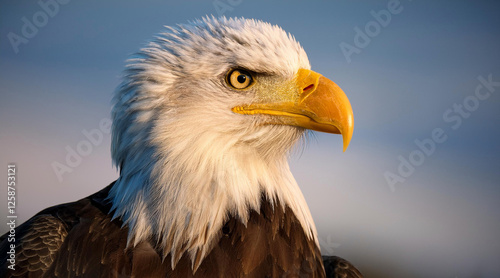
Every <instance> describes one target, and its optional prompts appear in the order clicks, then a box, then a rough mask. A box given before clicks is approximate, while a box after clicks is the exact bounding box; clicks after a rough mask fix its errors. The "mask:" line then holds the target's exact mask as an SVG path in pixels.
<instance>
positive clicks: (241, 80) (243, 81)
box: [237, 74, 247, 83]
mask: <svg viewBox="0 0 500 278" xmlns="http://www.w3.org/2000/svg"><path fill="white" fill-rule="evenodd" d="M237 80H238V82H239V83H245V81H247V76H246V75H244V74H240V75H238V78H237Z"/></svg>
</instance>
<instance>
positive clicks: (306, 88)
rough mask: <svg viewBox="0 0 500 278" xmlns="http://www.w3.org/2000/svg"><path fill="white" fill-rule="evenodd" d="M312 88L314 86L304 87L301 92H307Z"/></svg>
mask: <svg viewBox="0 0 500 278" xmlns="http://www.w3.org/2000/svg"><path fill="white" fill-rule="evenodd" d="M313 87H314V84H311V85H309V86H307V87H305V88H304V89H303V90H302V91H303V92H305V91H307V90H309V89H312V88H313Z"/></svg>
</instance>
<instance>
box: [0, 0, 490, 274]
mask: <svg viewBox="0 0 500 278" xmlns="http://www.w3.org/2000/svg"><path fill="white" fill-rule="evenodd" d="M389 2H390V1H371V2H370V3H358V2H354V1H308V2H305V1H287V2H283V1H279V2H278V1H273V2H265V1H249V0H240V1H238V0H232V1H227V0H221V1H220V2H217V1H216V2H213V1H184V2H180V1H178V2H173V1H141V2H139V1H135V2H133V1H118V0H114V1H106V2H105V3H103V1H96V0H92V1H69V3H67V4H65V5H62V4H60V5H59V11H58V12H57V13H56V14H55V15H54V16H53V17H50V16H49V17H48V21H47V23H46V24H41V25H42V26H41V27H40V28H38V32H37V33H36V34H35V35H34V36H33V37H32V38H29V39H28V42H27V43H26V44H21V45H19V49H18V50H19V51H18V53H15V51H14V48H13V47H12V45H11V43H10V42H9V38H8V34H9V33H11V32H13V33H16V34H17V35H22V30H21V29H22V27H23V25H24V22H23V17H26V18H27V19H28V20H29V21H30V22H33V16H34V15H35V14H36V13H38V14H40V13H39V12H40V11H43V9H42V8H41V6H40V5H39V4H38V3H37V2H36V1H7V0H3V1H0V3H1V4H0V96H1V98H0V165H3V167H5V168H7V166H6V165H7V164H8V163H10V162H14V163H16V165H17V168H18V185H17V186H18V187H17V189H18V191H17V200H18V202H17V214H18V216H19V220H20V221H24V220H27V219H28V218H29V217H30V216H32V215H33V214H35V213H36V212H38V211H39V210H41V209H43V208H45V207H47V206H50V205H54V204H58V203H62V202H68V201H73V200H77V199H79V198H82V197H84V196H86V195H89V194H91V193H93V192H95V191H97V190H99V189H101V188H103V187H104V186H106V185H107V184H109V183H110V182H112V181H113V180H114V179H115V178H116V177H117V173H116V171H115V169H113V167H112V164H111V159H110V154H109V148H110V146H109V144H110V135H109V134H107V133H103V141H102V142H101V143H99V144H97V145H96V146H92V150H91V152H90V154H89V155H88V156H85V157H83V158H82V161H81V162H80V163H79V164H78V165H77V166H75V167H72V172H71V173H66V174H64V175H63V176H62V181H59V179H58V177H57V176H56V174H55V172H54V170H53V169H52V166H51V164H52V163H53V162H59V163H63V164H65V157H66V155H67V153H68V151H67V148H68V147H69V148H72V149H76V148H77V146H78V145H79V144H82V143H81V142H83V141H86V140H87V139H86V137H85V136H84V135H83V133H82V132H83V131H84V130H87V131H90V130H93V129H96V128H97V129H98V128H99V122H100V121H101V120H102V119H106V118H109V115H110V109H111V97H112V92H113V90H114V88H115V87H116V86H117V85H118V83H119V80H120V79H119V77H120V75H121V71H122V70H123V67H124V65H125V62H124V61H125V60H126V59H127V58H128V57H129V55H131V54H132V53H134V52H135V51H137V50H138V49H139V48H140V47H142V46H144V45H145V44H146V42H147V41H148V40H149V39H151V38H152V36H153V35H154V34H156V33H158V32H159V31H161V30H162V29H163V28H162V26H163V25H174V24H177V23H186V22H187V21H189V20H192V19H195V18H200V17H202V16H205V15H207V14H208V15H210V14H213V15H215V16H218V15H219V13H218V10H217V8H216V5H217V3H226V4H228V5H231V3H232V4H233V6H230V9H228V10H226V11H225V12H224V15H225V16H228V17H233V16H244V17H247V18H257V19H262V20H264V21H268V22H271V23H273V24H277V25H280V26H281V27H283V28H284V29H285V30H286V31H288V32H290V33H292V34H293V35H295V37H296V38H297V40H299V41H300V42H301V44H302V45H303V47H304V48H305V50H306V52H307V53H308V56H309V60H310V62H311V64H312V68H313V70H315V71H317V72H320V73H322V74H324V75H325V76H326V77H328V78H330V79H332V80H333V81H335V82H336V83H337V84H339V85H340V87H341V88H343V89H344V91H345V92H346V94H347V95H348V97H349V99H350V100H351V104H352V106H353V110H354V115H355V118H354V119H355V131H354V136H353V140H352V142H351V145H350V147H349V148H348V150H347V151H346V152H345V153H342V142H341V138H340V136H335V135H330V134H320V133H315V136H314V138H312V139H311V140H309V141H308V146H307V147H306V148H305V149H304V150H302V151H297V152H295V153H294V154H293V155H292V157H291V165H292V170H293V172H294V175H295V177H296V179H297V181H298V182H299V184H300V186H301V188H302V190H303V193H304V195H305V197H306V199H307V201H308V204H309V206H310V209H311V211H312V214H313V217H314V218H315V221H316V225H317V227H318V231H319V235H320V241H321V245H322V250H323V252H324V253H328V254H336V255H340V256H343V257H345V258H347V259H349V260H351V261H353V262H354V263H355V264H356V265H357V266H358V267H359V268H360V269H361V270H362V271H363V272H364V273H365V275H366V276H367V277H450V278H452V277H460V278H462V277H500V264H499V263H498V262H499V261H500V240H499V239H498V234H500V171H499V169H500V160H499V155H500V146H499V144H498V141H499V137H500V128H499V127H500V125H499V124H500V109H499V108H500V87H494V88H493V89H494V91H493V92H491V93H490V96H489V97H488V98H487V99H485V100H480V101H478V107H477V109H473V111H472V112H471V113H470V115H469V116H468V117H467V118H464V117H461V119H462V123H461V125H460V126H459V127H458V128H456V129H453V128H452V126H453V124H454V122H451V123H450V122H446V121H445V120H444V119H443V114H444V113H445V112H446V111H447V110H448V109H453V105H454V104H463V103H464V100H468V101H471V98H473V96H474V92H475V89H476V87H477V86H478V85H479V84H480V83H479V81H478V77H479V76H483V77H485V78H487V77H488V76H489V75H492V79H493V80H494V81H495V82H500V16H498V12H499V11H500V2H498V1H409V0H401V1H400V7H402V10H401V12H400V13H398V14H392V16H391V21H390V22H389V23H388V24H387V26H386V27H381V28H380V32H378V34H376V35H374V36H373V37H372V38H371V41H370V42H369V43H368V44H367V45H366V47H364V48H359V52H360V53H356V54H352V55H351V56H350V59H351V61H350V62H348V60H347V59H346V57H345V56H344V54H343V52H342V51H341V48H340V47H339V45H340V44H341V43H343V42H344V43H348V44H350V45H353V46H355V42H354V39H355V35H356V32H355V28H356V27H359V28H360V29H362V30H364V29H365V26H366V25H367V24H368V25H369V24H370V22H372V21H374V17H373V16H372V14H371V11H375V12H378V11H380V10H386V9H387V5H388V3H389ZM214 3H215V4H214ZM41 19H43V18H41ZM482 92H484V93H486V92H487V91H482ZM470 104H471V103H469V105H470ZM453 115H457V114H456V113H453ZM435 128H441V129H442V130H443V132H444V133H445V134H446V136H447V137H446V138H447V139H446V141H445V142H444V143H440V144H436V149H435V151H434V152H433V153H432V154H431V155H430V156H425V159H424V161H423V163H422V164H421V165H420V166H417V167H415V169H414V170H413V173H412V174H411V175H410V176H409V177H408V178H406V180H405V181H404V182H402V183H398V184H396V185H394V186H393V187H392V188H391V187H390V186H389V185H388V183H387V181H386V179H385V178H384V173H386V172H387V171H390V172H393V173H395V174H398V166H399V163H400V161H399V160H398V157H399V156H402V157H404V158H406V159H408V157H409V156H410V154H411V153H412V152H413V151H414V150H418V147H417V146H416V145H415V143H414V141H415V140H416V139H418V140H424V139H426V138H430V137H431V132H432V131H433V130H434V129H435ZM6 172H7V171H6V169H5V170H4V171H0V179H1V180H3V181H6V180H7V179H6ZM1 184H3V185H5V184H6V182H2V183H1ZM4 187H5V186H4ZM0 192H1V196H5V193H6V189H2V190H1V191H0ZM6 207H7V205H6V197H2V198H1V199H0V212H1V215H2V216H1V218H2V219H5V221H7V220H6ZM5 231H6V227H4V225H0V232H2V233H3V232H5Z"/></svg>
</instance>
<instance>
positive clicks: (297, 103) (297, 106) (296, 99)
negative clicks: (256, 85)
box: [232, 69, 354, 151]
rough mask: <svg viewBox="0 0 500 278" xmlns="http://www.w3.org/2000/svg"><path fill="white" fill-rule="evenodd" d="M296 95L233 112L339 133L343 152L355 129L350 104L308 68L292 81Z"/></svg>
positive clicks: (323, 78) (237, 108)
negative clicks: (260, 115)
mask: <svg viewBox="0 0 500 278" xmlns="http://www.w3.org/2000/svg"><path fill="white" fill-rule="evenodd" d="M294 83H295V86H294V87H296V88H297V92H298V93H297V94H291V98H293V99H286V100H281V101H278V102H275V101H272V102H267V103H266V102H264V103H253V104H250V105H244V106H237V107H234V108H233V109H232V110H233V112H235V113H239V114H245V115H254V114H264V115H272V116H276V117H273V118H272V119H271V120H270V121H269V122H268V123H269V124H285V125H293V126H298V127H303V128H307V129H311V130H316V131H322V132H328V133H336V134H342V137H343V141H344V151H345V150H346V149H347V147H348V146H349V142H350V141H351V137H352V132H353V128H354V119H353V113H352V108H351V103H350V102H349V99H347V96H346V95H345V93H344V92H343V91H342V89H340V88H339V86H337V84H335V83H334V82H333V81H331V80H330V79H328V78H326V77H324V76H322V75H321V74H319V73H316V72H314V71H311V70H307V69H300V70H299V71H298V72H297V75H296V78H295V80H294Z"/></svg>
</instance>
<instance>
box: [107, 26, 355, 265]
mask: <svg viewBox="0 0 500 278" xmlns="http://www.w3.org/2000/svg"><path fill="white" fill-rule="evenodd" d="M310 68H311V67H310V64H309V61H308V58H307V55H306V53H305V51H304V49H303V48H302V47H301V46H300V44H299V43H298V42H297V41H296V40H295V39H294V38H293V37H292V36H291V35H290V34H288V33H286V32H284V31H283V30H282V29H281V28H280V27H278V26H273V25H271V24H269V23H265V22H262V21H257V20H249V19H242V18H241V19H226V18H220V19H216V18H204V19H202V20H197V21H194V22H191V23H188V24H182V25H178V26H176V27H167V29H166V30H165V32H163V33H160V34H159V35H158V36H157V37H156V38H155V39H154V40H152V41H151V42H150V43H149V44H148V45H147V46H146V47H145V48H143V49H141V50H140V51H139V52H138V53H137V54H136V55H135V56H134V57H133V58H131V59H130V60H129V64H128V68H127V70H126V71H125V75H124V78H123V82H122V84H121V85H120V86H119V88H118V89H117V90H116V93H115V97H114V101H115V104H114V108H113V111H112V116H113V130H112V156H113V160H114V163H115V164H116V165H117V167H119V168H120V178H119V179H118V181H117V182H116V184H115V186H114V187H113V189H112V190H111V193H110V196H109V198H110V200H111V202H112V204H113V210H114V216H115V217H119V218H120V219H122V221H123V223H124V225H127V226H128V228H129V244H137V243H138V242H140V241H142V240H144V239H151V238H153V239H155V240H156V242H158V246H159V249H161V250H163V253H164V255H165V256H166V255H167V254H171V255H172V266H175V264H176V262H177V260H178V259H179V258H180V256H181V255H182V254H184V253H185V252H188V253H189V255H190V256H191V257H192V258H194V257H195V256H196V255H197V254H201V255H202V256H204V255H206V253H207V252H208V251H210V246H211V242H212V241H213V240H214V239H216V238H217V236H218V235H219V230H220V228H221V226H222V225H223V223H224V221H225V220H226V219H227V217H228V216H229V215H232V216H234V217H237V218H239V219H240V220H241V221H242V222H243V223H245V222H246V221H247V220H248V215H249V211H250V210H252V209H254V210H257V211H258V209H259V206H260V202H261V196H262V195H263V194H264V195H265V196H266V197H267V198H268V199H269V200H270V201H271V202H273V201H276V200H279V201H280V202H279V203H280V204H283V205H287V206H289V207H290V208H291V209H292V211H293V212H294V213H295V214H296V215H297V218H298V219H299V221H300V222H301V224H302V227H303V228H304V231H305V232H306V234H307V235H308V236H309V237H310V238H313V239H315V240H316V242H317V239H316V229H315V227H314V222H313V221H312V217H311V215H310V212H309V209H308V207H307V204H306V203H305V200H304V198H303V196H302V193H301V192H300V189H299V187H298V186H297V184H296V182H295V180H294V178H293V176H292V175H291V173H290V170H289V167H288V162H287V153H288V151H289V150H290V149H291V148H292V146H293V145H294V144H295V143H296V142H297V141H298V140H299V139H300V138H301V137H302V136H303V134H304V132H305V130H317V131H324V132H330V133H339V134H342V136H343V140H344V149H345V148H346V147H347V146H348V144H349V141H350V139H351V136H352V131H353V116H352V109H351V106H350V104H349V101H348V99H347V97H346V95H345V94H344V93H343V92H342V90H341V89H340V88H339V87H338V86H337V85H336V84H335V83H333V82H332V81H330V80H329V79H327V78H325V77H323V76H322V75H320V74H319V73H316V72H314V71H311V70H310ZM200 252H201V253H200Z"/></svg>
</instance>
